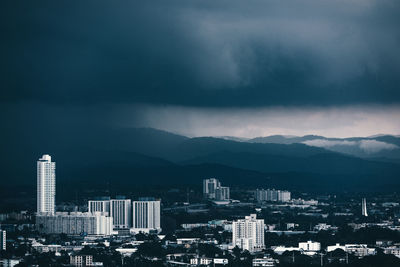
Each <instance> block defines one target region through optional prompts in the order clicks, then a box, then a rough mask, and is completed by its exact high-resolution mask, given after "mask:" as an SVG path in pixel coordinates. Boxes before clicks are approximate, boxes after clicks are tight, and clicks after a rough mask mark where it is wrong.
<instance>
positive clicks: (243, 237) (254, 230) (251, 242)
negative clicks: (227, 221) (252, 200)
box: [232, 214, 265, 252]
mask: <svg viewBox="0 0 400 267" xmlns="http://www.w3.org/2000/svg"><path fill="white" fill-rule="evenodd" d="M264 226H265V224H264V220H263V219H257V215H256V214H251V215H250V216H246V217H245V219H240V220H237V221H234V222H233V223H232V245H233V246H238V247H239V248H240V249H242V250H248V251H249V252H255V251H260V250H262V249H264V248H265V244H264Z"/></svg>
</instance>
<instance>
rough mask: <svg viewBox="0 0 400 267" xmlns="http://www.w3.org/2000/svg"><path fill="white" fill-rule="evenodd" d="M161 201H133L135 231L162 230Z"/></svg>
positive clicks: (133, 226)
mask: <svg viewBox="0 0 400 267" xmlns="http://www.w3.org/2000/svg"><path fill="white" fill-rule="evenodd" d="M160 206H161V202H160V201H159V200H149V201H147V200H146V201H133V203H132V216H133V219H132V228H133V230H134V231H136V232H137V231H149V230H157V231H160V230H161V226H160V211H161V210H160V208H161V207H160Z"/></svg>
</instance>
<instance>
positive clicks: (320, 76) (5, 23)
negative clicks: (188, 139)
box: [0, 0, 400, 106]
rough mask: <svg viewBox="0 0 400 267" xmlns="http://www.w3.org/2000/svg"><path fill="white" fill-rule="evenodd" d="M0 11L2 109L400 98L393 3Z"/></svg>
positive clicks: (49, 6) (82, 5)
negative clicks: (12, 105)
mask: <svg viewBox="0 0 400 267" xmlns="http://www.w3.org/2000/svg"><path fill="white" fill-rule="evenodd" d="M2 5H3V7H2V8H1V11H0V22H1V23H0V25H1V26H0V30H1V39H2V40H1V42H0V51H1V52H0V53H1V61H0V70H1V76H0V86H1V93H0V97H1V101H2V102H14V101H21V100H27V101H39V102H50V103H81V104H87V103H94V104H96V103H121V102H122V103H149V104H172V105H183V106H269V105H303V104H310V105H325V104H330V105H342V104H364V103H371V102H373V103H382V104H385V103H398V102H399V101H400V92H399V90H398V84H399V82H400V75H399V74H400V73H399V72H400V53H398V48H399V47H400V34H399V30H398V27H399V25H400V23H399V22H400V16H398V14H399V12H400V2H399V1H396V0H393V1H373V0H365V1H361V0H360V1H358V0H353V1H340V0H337V1H305V0H301V1H290V2H289V1H286V2H285V1H250V2H248V1H220V2H215V1H146V2H145V3H139V2H137V1H134V2H128V1H117V2H115V1H113V2H112V3H111V2H104V1H38V2H24V3H22V2H16V1H11V2H9V3H7V4H5V3H3V4H2Z"/></svg>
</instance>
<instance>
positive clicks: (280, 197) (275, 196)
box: [254, 189, 291, 202]
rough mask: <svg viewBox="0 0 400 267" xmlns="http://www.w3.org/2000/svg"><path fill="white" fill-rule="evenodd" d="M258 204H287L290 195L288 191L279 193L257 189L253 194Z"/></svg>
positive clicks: (272, 190) (278, 191)
mask: <svg viewBox="0 0 400 267" xmlns="http://www.w3.org/2000/svg"><path fill="white" fill-rule="evenodd" d="M254 196H255V198H256V200H257V201H258V202H263V201H278V202H288V201H290V199H291V193H290V192H289V191H281V190H275V189H257V190H256V191H255V194H254Z"/></svg>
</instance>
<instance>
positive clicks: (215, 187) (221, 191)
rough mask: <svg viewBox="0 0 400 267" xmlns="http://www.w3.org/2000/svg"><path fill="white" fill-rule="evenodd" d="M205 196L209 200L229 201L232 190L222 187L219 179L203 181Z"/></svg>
mask: <svg viewBox="0 0 400 267" xmlns="http://www.w3.org/2000/svg"><path fill="white" fill-rule="evenodd" d="M203 196H204V198H207V199H215V200H219V201H221V200H229V199H230V189H229V187H227V186H221V183H220V181H219V180H218V179H215V178H209V179H204V180H203Z"/></svg>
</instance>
